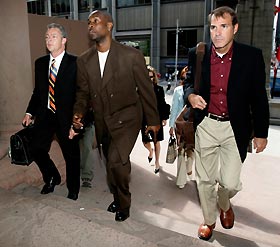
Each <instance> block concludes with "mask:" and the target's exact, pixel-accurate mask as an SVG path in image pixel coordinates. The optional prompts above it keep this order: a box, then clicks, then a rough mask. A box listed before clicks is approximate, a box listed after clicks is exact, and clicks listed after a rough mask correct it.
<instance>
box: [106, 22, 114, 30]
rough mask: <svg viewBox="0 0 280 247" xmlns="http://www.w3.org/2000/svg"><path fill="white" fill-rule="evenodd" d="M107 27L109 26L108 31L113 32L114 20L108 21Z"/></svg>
mask: <svg viewBox="0 0 280 247" xmlns="http://www.w3.org/2000/svg"><path fill="white" fill-rule="evenodd" d="M107 28H108V31H109V32H111V31H112V29H113V23H112V22H108V23H107Z"/></svg>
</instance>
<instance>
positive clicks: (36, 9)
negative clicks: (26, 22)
mask: <svg viewBox="0 0 280 247" xmlns="http://www.w3.org/2000/svg"><path fill="white" fill-rule="evenodd" d="M27 10H28V13H30V14H37V15H45V1H44V0H37V1H28V2H27Z"/></svg>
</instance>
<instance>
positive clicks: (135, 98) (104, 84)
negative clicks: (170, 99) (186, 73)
mask: <svg viewBox="0 0 280 247" xmlns="http://www.w3.org/2000/svg"><path fill="white" fill-rule="evenodd" d="M77 66H78V75H77V76H78V77H77V78H78V79H77V83H78V90H77V94H76V103H75V106H74V113H81V114H82V115H84V114H85V112H86V108H87V102H88V100H89V101H90V102H91V106H92V108H93V110H94V120H95V126H96V138H97V141H98V143H101V138H102V135H103V127H104V124H105V125H106V128H108V131H109V133H110V136H111V137H112V140H113V142H114V143H115V145H116V146H117V148H118V151H119V154H120V156H121V159H122V162H123V163H126V162H127V161H128V157H129V154H130V152H131V150H132V148H133V146H134V144H135V141H136V139H137V136H138V133H139V130H140V128H141V123H142V117H143V113H144V114H145V116H146V119H147V123H148V125H158V124H159V116H158V112H157V107H156V106H157V103H156V97H155V94H154V91H153V86H152V84H151V81H150V78H149V75H148V70H147V68H146V65H145V60H144V57H143V54H142V53H141V52H140V51H139V50H137V49H134V48H131V47H128V46H125V45H122V44H120V43H118V42H116V41H114V40H113V41H112V44H111V47H110V51H109V54H108V57H107V61H106V65H105V68H104V73H103V78H101V76H100V68H99V59H98V53H97V50H96V49H95V47H92V48H91V49H89V50H88V51H86V52H85V53H84V54H82V55H81V56H80V57H79V58H78V60H77Z"/></svg>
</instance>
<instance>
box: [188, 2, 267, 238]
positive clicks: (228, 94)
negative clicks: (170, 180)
mask: <svg viewBox="0 0 280 247" xmlns="http://www.w3.org/2000/svg"><path fill="white" fill-rule="evenodd" d="M209 24H210V35H211V41H212V42H211V43H210V44H207V45H206V49H205V55H204V58H203V61H202V64H201V66H202V74H201V80H200V82H199V90H198V91H196V90H195V89H194V88H193V87H191V88H189V89H188V91H187V92H186V96H185V97H186V99H187V104H189V105H191V106H192V107H193V108H194V111H195V115H194V127H195V129H196V132H195V151H196V152H195V153H196V157H195V159H196V175H197V187H198V191H199V198H200V203H201V208H202V212H203V217H204V222H203V224H201V225H200V227H199V229H198V237H199V238H200V239H203V240H209V239H210V238H211V236H212V233H213V229H214V228H215V225H216V218H217V208H218V209H219V213H220V221H221V224H222V226H223V227H224V228H226V229H230V228H232V227H233V225H234V212H233V209H232V205H231V203H230V198H232V197H233V196H234V195H236V193H237V192H238V191H240V190H241V188H242V185H241V181H240V173H241V166H242V163H243V162H244V160H245V158H246V155H247V146H248V143H249V140H250V137H251V134H252V131H253V133H254V138H253V143H254V148H255V149H256V152H257V153H259V152H262V151H263V150H264V149H265V147H266V144H267V135H268V127H269V107H268V99H267V94H266V89H265V64H264V60H263V56H262V52H261V50H260V49H257V48H254V47H251V46H248V45H244V44H240V43H237V42H236V41H234V35H235V34H236V32H237V30H238V21H237V16H236V13H235V11H234V10H232V9H231V8H229V7H220V8H217V9H215V10H213V11H212V13H211V14H210V15H209ZM195 67H196V55H195V48H194V49H191V50H190V52H189V68H190V71H191V80H192V82H193V81H194V75H195V71H196V68H195Z"/></svg>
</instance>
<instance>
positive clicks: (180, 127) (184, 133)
mask: <svg viewBox="0 0 280 247" xmlns="http://www.w3.org/2000/svg"><path fill="white" fill-rule="evenodd" d="M191 109H192V108H188V107H187V106H184V108H183V109H182V111H181V112H180V113H179V115H178V117H177V118H176V120H175V133H176V138H177V145H178V146H180V144H181V143H183V146H184V148H194V128H193V120H192V119H191V118H189V117H188V118H187V119H186V116H189V114H190V111H191Z"/></svg>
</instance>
